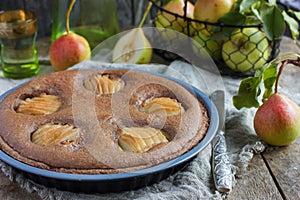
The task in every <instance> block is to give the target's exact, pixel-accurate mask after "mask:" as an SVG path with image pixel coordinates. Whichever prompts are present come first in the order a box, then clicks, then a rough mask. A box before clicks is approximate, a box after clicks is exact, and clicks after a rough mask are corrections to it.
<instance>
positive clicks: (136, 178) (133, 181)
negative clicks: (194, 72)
mask: <svg viewBox="0 0 300 200" xmlns="http://www.w3.org/2000/svg"><path fill="white" fill-rule="evenodd" d="M138 71H139V70H138ZM145 73H149V72H145ZM150 74H152V75H157V76H161V77H163V78H167V79H169V80H172V81H174V82H176V83H178V84H180V85H182V86H183V87H185V88H187V89H188V90H189V91H190V90H192V91H190V92H192V93H193V94H195V95H196V97H197V98H199V99H201V100H202V101H203V103H204V105H205V107H206V109H207V112H208V116H209V118H210V125H209V128H208V131H207V134H206V136H205V137H204V138H203V139H202V140H201V141H200V142H199V143H198V144H197V145H196V146H195V147H194V148H193V149H191V150H190V151H188V152H186V153H185V154H183V155H181V156H179V157H177V158H175V159H173V160H170V161H167V162H165V163H162V164H159V165H156V166H153V167H150V168H146V169H143V170H138V171H134V172H126V173H120V174H97V175H94V174H93V175H88V174H68V173H61V172H54V171H49V170H45V169H41V168H37V167H33V166H30V165H27V164H25V163H22V162H20V161H18V160H16V159H14V158H12V157H10V156H9V155H7V154H6V153H5V152H3V151H1V150H0V160H2V161H3V162H5V163H7V164H8V165H10V166H12V167H13V168H15V169H16V170H17V171H18V172H19V173H22V174H24V176H25V177H26V178H29V179H31V180H32V181H34V182H36V183H38V184H42V185H44V186H46V187H50V188H57V189H59V190H63V191H70V192H77V193H79V192H81V193H109V192H121V191H125V190H134V189H138V188H141V187H145V186H148V185H151V184H153V183H157V182H159V181H161V180H163V179H165V178H167V177H168V176H170V175H172V174H173V173H175V172H177V171H179V170H181V169H182V168H183V167H184V166H186V164H187V163H189V162H191V161H192V160H193V159H194V158H195V157H196V156H197V155H198V153H201V151H202V150H203V149H204V148H205V147H206V146H207V145H208V144H209V143H210V142H211V140H212V139H213V137H214V136H215V134H216V132H217V128H218V124H219V118H218V113H217V110H216V107H215V105H214V104H213V103H212V102H211V100H210V99H209V97H208V96H206V95H205V94H204V93H203V92H201V91H200V90H198V89H197V88H195V87H193V86H191V85H189V84H186V83H184V82H183V81H180V80H177V79H174V78H171V77H167V76H165V75H161V74H157V73H152V72H151V73H150ZM18 87H20V86H16V87H14V88H12V89H11V90H8V91H7V92H6V93H4V94H2V95H1V96H0V101H2V99H3V98H4V97H5V96H6V95H8V94H9V93H11V92H13V91H14V90H16V89H17V88H18Z"/></svg>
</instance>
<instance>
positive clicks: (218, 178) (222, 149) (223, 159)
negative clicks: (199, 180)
mask: <svg viewBox="0 0 300 200" xmlns="http://www.w3.org/2000/svg"><path fill="white" fill-rule="evenodd" d="M210 98H211V100H212V101H213V102H214V104H215V105H216V107H217V110H218V113H219V130H218V132H217V134H216V136H215V138H214V139H213V141H212V171H213V177H214V182H215V186H216V189H217V190H218V191H220V192H230V191H231V189H232V182H233V175H232V171H231V167H230V163H229V158H228V155H227V153H226V151H227V148H226V141H225V137H224V130H225V114H226V111H225V92H224V91H222V90H216V91H214V92H213V93H212V94H211V96H210Z"/></svg>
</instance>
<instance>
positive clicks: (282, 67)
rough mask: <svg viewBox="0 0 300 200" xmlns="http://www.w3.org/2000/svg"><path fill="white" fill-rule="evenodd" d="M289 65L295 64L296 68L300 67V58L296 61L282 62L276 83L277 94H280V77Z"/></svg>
mask: <svg viewBox="0 0 300 200" xmlns="http://www.w3.org/2000/svg"><path fill="white" fill-rule="evenodd" d="M288 64H293V65H295V66H298V67H300V57H298V59H297V60H294V59H286V60H283V61H282V62H281V66H280V67H279V71H278V75H277V77H276V82H275V93H277V92H278V84H279V78H280V76H281V74H282V71H283V69H284V67H285V66H286V65H288Z"/></svg>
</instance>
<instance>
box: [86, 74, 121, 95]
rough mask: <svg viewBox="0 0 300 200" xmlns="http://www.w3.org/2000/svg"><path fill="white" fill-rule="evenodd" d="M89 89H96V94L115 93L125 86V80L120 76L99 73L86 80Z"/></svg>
mask: <svg viewBox="0 0 300 200" xmlns="http://www.w3.org/2000/svg"><path fill="white" fill-rule="evenodd" d="M84 87H85V88H86V89H87V90H90V91H94V92H95V93H96V94H99V95H101V94H113V93H116V92H118V91H120V90H121V89H122V88H123V87H124V81H123V80H122V79H120V78H110V76H109V75H101V74H97V75H95V76H93V77H91V78H89V79H87V80H85V81H84Z"/></svg>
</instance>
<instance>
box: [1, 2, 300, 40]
mask: <svg viewBox="0 0 300 200" xmlns="http://www.w3.org/2000/svg"><path fill="white" fill-rule="evenodd" d="M55 1H56V0H1V1H0V11H2V10H11V9H26V10H31V11H34V12H35V13H36V14H37V17H38V23H39V24H38V25H39V30H38V37H45V36H51V26H52V13H53V5H54V2H55ZM58 1H59V0H58ZM64 1H65V0H64ZM115 1H116V4H117V14H118V19H119V25H120V28H121V30H122V29H125V28H126V27H131V26H135V25H137V24H138V22H139V21H140V19H141V16H142V14H143V12H144V10H145V7H146V6H147V3H148V1H147V0H115ZM279 2H281V3H283V4H285V5H286V6H289V7H290V8H292V9H295V10H300V0H279ZM286 34H289V33H288V32H287V33H286Z"/></svg>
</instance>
